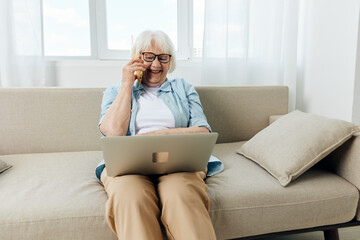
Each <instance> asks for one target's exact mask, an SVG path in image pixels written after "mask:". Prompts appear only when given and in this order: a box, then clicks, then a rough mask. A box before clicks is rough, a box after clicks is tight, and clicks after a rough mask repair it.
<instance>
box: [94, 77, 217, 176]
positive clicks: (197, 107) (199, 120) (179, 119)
mask: <svg viewBox="0 0 360 240" xmlns="http://www.w3.org/2000/svg"><path fill="white" fill-rule="evenodd" d="M120 86H121V82H119V83H117V84H116V85H113V86H111V87H108V88H107V89H106V90H105V92H104V95H103V100H102V104H101V114H100V122H99V131H100V124H101V121H102V119H103V117H104V115H105V113H106V111H107V110H108V109H109V107H110V106H111V104H112V103H113V101H114V100H115V98H116V96H117V94H118V92H119V89H120ZM144 92H145V90H144V87H143V85H142V84H141V83H140V84H139V83H138V82H137V81H135V83H134V85H133V87H132V91H131V115H130V123H129V128H128V131H127V136H134V135H135V117H136V113H137V110H138V103H137V101H138V99H139V96H140V95H141V94H143V93H144ZM158 96H159V98H160V99H162V100H163V101H164V103H165V104H166V105H167V106H168V108H169V109H170V110H171V112H172V113H173V115H174V119H175V128H181V127H206V128H207V129H209V131H210V132H211V128H210V126H209V124H208V122H207V120H206V117H205V114H204V112H203V107H202V105H201V103H200V99H199V95H198V94H197V92H196V90H195V88H194V87H193V86H192V85H191V84H189V83H188V82H186V81H185V80H184V79H181V78H176V79H172V80H168V79H166V81H165V82H164V83H163V84H162V85H161V86H160V88H159V90H158ZM100 133H101V134H102V135H103V136H105V135H104V134H103V133H102V132H101V131H100ZM104 167H105V162H104V160H102V161H101V162H100V163H99V165H98V166H97V167H96V169H95V174H96V177H97V179H98V181H99V182H100V183H101V181H100V176H101V173H102V171H103V169H104ZM223 169H224V165H223V163H222V162H221V161H220V160H219V159H217V158H216V157H214V156H211V157H210V159H209V163H208V171H207V176H213V175H215V174H217V173H219V172H221V171H222V170H223Z"/></svg>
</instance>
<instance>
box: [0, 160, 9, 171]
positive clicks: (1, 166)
mask: <svg viewBox="0 0 360 240" xmlns="http://www.w3.org/2000/svg"><path fill="white" fill-rule="evenodd" d="M11 167H12V165H9V164H7V163H6V162H4V161H3V160H1V159H0V173H2V172H5V171H6V170H8V169H9V168H11Z"/></svg>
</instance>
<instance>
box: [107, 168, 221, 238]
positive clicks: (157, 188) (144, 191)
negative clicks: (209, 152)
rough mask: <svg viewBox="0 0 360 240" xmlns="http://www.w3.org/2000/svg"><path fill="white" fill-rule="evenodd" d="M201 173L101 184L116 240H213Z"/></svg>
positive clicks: (122, 178) (126, 178)
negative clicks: (164, 236)
mask: <svg viewBox="0 0 360 240" xmlns="http://www.w3.org/2000/svg"><path fill="white" fill-rule="evenodd" d="M204 178H205V172H193V173H190V172H188V173H173V174H168V175H162V176H156V177H154V176H150V177H149V176H142V175H124V176H119V177H109V176H108V175H107V172H106V168H105V169H104V171H103V173H102V174H101V181H102V182H103V184H104V186H105V191H106V193H107V195H108V197H109V199H108V201H107V203H106V218H107V221H108V223H109V225H110V227H111V229H112V230H113V232H114V233H115V234H116V235H117V236H118V238H119V239H124V240H133V239H134V240H143V239H154V240H161V239H163V235H162V230H161V223H162V225H163V227H164V228H165V230H166V235H167V237H168V238H169V239H171V240H172V239H176V240H181V239H184V240H192V239H194V240H201V239H206V240H211V239H216V237H215V232H214V229H213V226H212V222H211V219H210V216H209V212H208V211H209V207H210V202H209V197H208V195H207V185H206V184H205V182H204Z"/></svg>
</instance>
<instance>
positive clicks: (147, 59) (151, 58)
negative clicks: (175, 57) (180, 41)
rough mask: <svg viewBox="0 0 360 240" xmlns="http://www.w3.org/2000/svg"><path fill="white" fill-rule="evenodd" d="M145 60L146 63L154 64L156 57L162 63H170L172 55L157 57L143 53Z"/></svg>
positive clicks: (149, 53)
mask: <svg viewBox="0 0 360 240" xmlns="http://www.w3.org/2000/svg"><path fill="white" fill-rule="evenodd" d="M141 54H142V55H143V59H144V61H145V62H153V61H155V59H156V57H157V58H158V60H159V62H161V63H168V62H169V61H170V58H171V55H170V54H159V55H156V54H154V53H152V52H143V53H141Z"/></svg>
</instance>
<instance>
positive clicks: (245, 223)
mask: <svg viewBox="0 0 360 240" xmlns="http://www.w3.org/2000/svg"><path fill="white" fill-rule="evenodd" d="M244 143H245V142H236V143H225V144H217V145H216V146H215V149H214V152H213V155H215V156H216V157H218V158H219V159H220V160H222V161H223V162H224V165H225V168H224V171H223V172H222V173H220V174H218V175H216V176H213V177H211V178H208V179H207V180H206V182H207V184H208V186H209V188H208V194H209V196H210V200H211V202H210V205H211V207H210V216H211V219H212V221H213V223H214V227H215V232H216V234H217V237H218V239H229V238H235V237H239V236H252V235H260V234H266V233H271V232H278V231H287V230H294V229H302V228H310V227H315V226H322V225H328V224H336V223H342V222H347V221H350V220H351V219H353V218H354V216H355V213H356V209H357V205H358V199H359V191H358V190H357V188H356V187H355V186H353V185H352V184H350V183H349V182H347V181H346V180H344V179H343V178H341V177H339V176H337V175H335V174H333V173H331V172H327V171H325V170H321V169H317V168H312V169H310V170H309V171H307V172H306V173H305V174H303V175H302V176H301V177H299V178H298V179H297V180H295V181H294V182H292V183H291V184H289V185H288V186H287V187H286V188H284V187H282V186H281V185H280V184H279V183H278V181H277V179H276V178H274V177H273V176H271V175H270V174H268V172H266V170H264V169H263V168H262V167H260V166H259V165H257V164H256V163H254V162H253V161H251V160H249V159H246V158H244V157H243V156H241V155H239V154H237V153H236V150H237V149H239V148H240V147H241V146H242V144H244Z"/></svg>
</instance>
